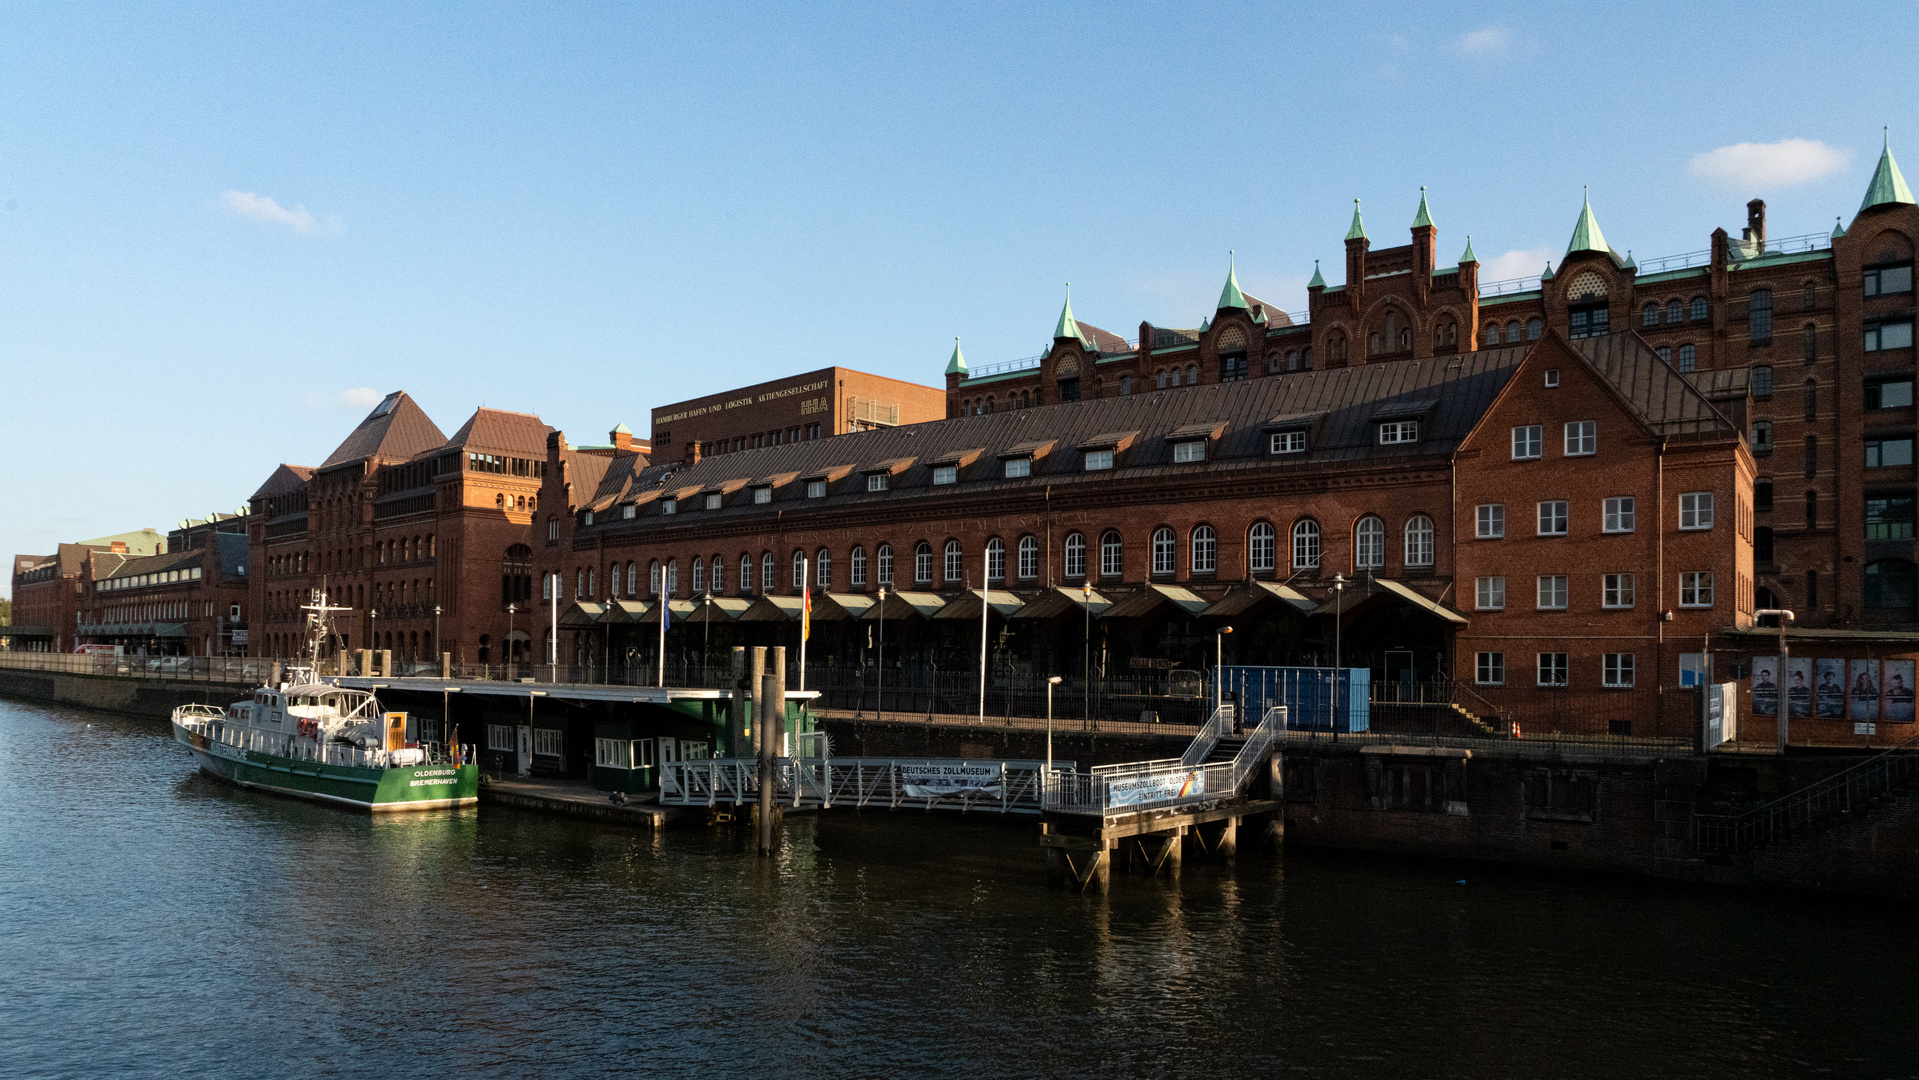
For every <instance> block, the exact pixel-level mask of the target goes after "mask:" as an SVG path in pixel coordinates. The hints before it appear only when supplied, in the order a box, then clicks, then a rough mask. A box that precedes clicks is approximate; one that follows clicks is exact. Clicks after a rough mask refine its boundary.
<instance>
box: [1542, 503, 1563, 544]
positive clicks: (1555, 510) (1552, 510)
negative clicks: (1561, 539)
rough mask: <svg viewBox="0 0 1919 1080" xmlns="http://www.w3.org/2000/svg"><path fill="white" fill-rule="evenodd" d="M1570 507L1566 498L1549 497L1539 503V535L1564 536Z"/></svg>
mask: <svg viewBox="0 0 1919 1080" xmlns="http://www.w3.org/2000/svg"><path fill="white" fill-rule="evenodd" d="M1569 520H1570V509H1569V507H1568V505H1567V503H1566V500H1564V499H1549V500H1547V501H1546V502H1542V503H1540V504H1539V535H1541V536H1564V535H1566V530H1567V528H1568V522H1569Z"/></svg>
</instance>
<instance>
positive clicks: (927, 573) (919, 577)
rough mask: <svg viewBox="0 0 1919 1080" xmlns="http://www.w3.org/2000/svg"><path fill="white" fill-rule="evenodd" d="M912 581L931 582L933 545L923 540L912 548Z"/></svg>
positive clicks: (915, 582) (918, 583)
mask: <svg viewBox="0 0 1919 1080" xmlns="http://www.w3.org/2000/svg"><path fill="white" fill-rule="evenodd" d="M913 583H914V584H916V585H931V584H932V583H933V545H931V544H929V543H927V542H926V541H924V540H921V541H920V542H919V543H918V544H917V545H916V546H915V547H914V548H913Z"/></svg>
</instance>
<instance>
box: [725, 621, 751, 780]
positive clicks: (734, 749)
mask: <svg viewBox="0 0 1919 1080" xmlns="http://www.w3.org/2000/svg"><path fill="white" fill-rule="evenodd" d="M750 694H751V691H750V690H749V689H748V688H747V683H746V646H744V645H735V646H733V700H732V701H731V702H728V703H727V709H726V755H727V756H728V757H742V756H744V754H743V751H744V750H745V749H746V699H747V697H748V696H749V695H750Z"/></svg>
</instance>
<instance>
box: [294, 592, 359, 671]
mask: <svg viewBox="0 0 1919 1080" xmlns="http://www.w3.org/2000/svg"><path fill="white" fill-rule="evenodd" d="M300 610H301V611H304V612H306V613H307V654H308V658H309V661H310V662H311V663H312V665H313V677H314V678H316V679H317V678H319V677H320V649H321V647H322V646H323V645H325V644H326V642H327V640H328V639H329V638H331V637H332V636H333V613H334V612H336V611H352V610H353V609H352V608H344V607H335V606H333V605H332V604H330V603H328V601H327V593H326V579H325V578H321V579H320V587H319V588H317V589H314V590H313V591H312V595H311V598H310V599H309V601H308V602H307V603H306V604H303V605H302V606H301V608H300Z"/></svg>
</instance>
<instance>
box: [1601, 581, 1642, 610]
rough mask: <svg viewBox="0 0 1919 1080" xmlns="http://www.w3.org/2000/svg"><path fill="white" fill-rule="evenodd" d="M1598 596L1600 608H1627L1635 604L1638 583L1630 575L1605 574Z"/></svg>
mask: <svg viewBox="0 0 1919 1080" xmlns="http://www.w3.org/2000/svg"><path fill="white" fill-rule="evenodd" d="M1604 583H1605V588H1604V590H1603V591H1602V592H1601V594H1600V600H1599V603H1600V605H1601V606H1602V607H1609V608H1629V607H1631V606H1633V604H1634V602H1635V599H1636V597H1635V594H1636V593H1637V591H1638V590H1637V585H1638V582H1637V580H1636V578H1635V577H1634V575H1632V574H1607V575H1606V576H1605V579H1604Z"/></svg>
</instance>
